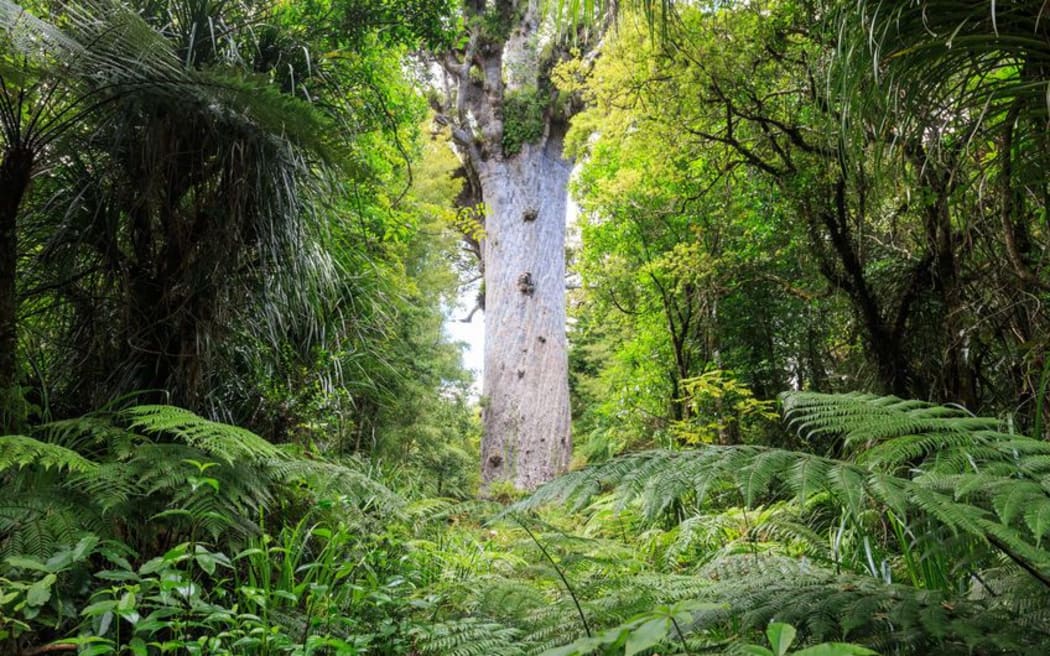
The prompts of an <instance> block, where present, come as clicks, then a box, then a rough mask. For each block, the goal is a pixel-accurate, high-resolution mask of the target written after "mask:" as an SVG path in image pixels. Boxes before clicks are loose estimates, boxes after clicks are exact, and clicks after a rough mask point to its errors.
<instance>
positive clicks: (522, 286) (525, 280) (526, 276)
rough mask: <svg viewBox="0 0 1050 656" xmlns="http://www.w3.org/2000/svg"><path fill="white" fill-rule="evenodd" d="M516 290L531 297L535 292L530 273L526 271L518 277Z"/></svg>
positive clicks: (534, 284)
mask: <svg viewBox="0 0 1050 656" xmlns="http://www.w3.org/2000/svg"><path fill="white" fill-rule="evenodd" d="M518 290H519V291H520V292H521V293H522V294H525V295H526V296H532V295H533V293H535V291H536V283H535V282H534V281H533V280H532V273H531V272H529V271H526V272H525V273H523V274H521V275H520V276H518Z"/></svg>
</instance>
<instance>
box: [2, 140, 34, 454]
mask: <svg viewBox="0 0 1050 656" xmlns="http://www.w3.org/2000/svg"><path fill="white" fill-rule="evenodd" d="M32 170H33V151H32V150H30V149H28V148H24V147H15V148H11V149H9V150H8V151H7V152H5V153H4V158H3V161H2V162H0V434H3V433H9V432H12V431H13V430H14V428H15V426H14V421H15V415H17V413H12V412H10V410H11V408H7V407H5V405H6V404H7V403H10V402H12V401H13V398H12V397H11V395H12V394H13V393H14V388H15V385H16V383H17V382H18V359H17V355H16V351H17V348H18V297H17V291H16V286H15V283H16V282H17V272H18V271H17V265H18V231H17V227H18V207H19V205H20V204H21V202H22V196H24V195H25V191H26V189H27V188H28V187H29V179H30V174H31V172H32Z"/></svg>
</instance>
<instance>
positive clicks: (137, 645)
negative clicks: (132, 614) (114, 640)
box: [128, 638, 149, 656]
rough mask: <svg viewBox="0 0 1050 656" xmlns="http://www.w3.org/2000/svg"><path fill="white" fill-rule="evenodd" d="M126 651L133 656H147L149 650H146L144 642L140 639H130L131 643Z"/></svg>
mask: <svg viewBox="0 0 1050 656" xmlns="http://www.w3.org/2000/svg"><path fill="white" fill-rule="evenodd" d="M128 649H130V650H131V653H132V654H134V656H147V654H149V649H147V648H146V642H145V641H144V640H143V639H142V638H132V639H131V642H129V643H128Z"/></svg>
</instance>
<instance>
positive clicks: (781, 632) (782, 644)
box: [766, 622, 795, 656]
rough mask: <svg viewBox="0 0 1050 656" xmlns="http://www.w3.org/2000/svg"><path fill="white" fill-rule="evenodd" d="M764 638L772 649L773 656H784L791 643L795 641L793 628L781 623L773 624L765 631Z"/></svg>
mask: <svg viewBox="0 0 1050 656" xmlns="http://www.w3.org/2000/svg"><path fill="white" fill-rule="evenodd" d="M766 637H768V638H769V645H770V646H771V647H772V648H773V654H774V655H775V656H784V654H786V653H787V650H788V648H789V647H791V643H792V642H794V641H795V627H793V626H791V625H790V624H784V623H783V622H774V623H772V624H770V625H769V628H768V629H766Z"/></svg>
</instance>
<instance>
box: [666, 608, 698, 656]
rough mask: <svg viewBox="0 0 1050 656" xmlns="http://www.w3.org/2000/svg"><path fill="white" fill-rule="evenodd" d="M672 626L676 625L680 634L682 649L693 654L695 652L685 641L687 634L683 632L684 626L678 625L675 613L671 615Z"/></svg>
mask: <svg viewBox="0 0 1050 656" xmlns="http://www.w3.org/2000/svg"><path fill="white" fill-rule="evenodd" d="M671 626H673V627H674V631H675V633H677V634H678V640H679V641H680V642H681V643H682V650H683V651H685V653H686V654H687V655H688V656H692V654H693V652H692V651H691V650H690V649H689V645H688V644H687V643H686V641H685V634H684V633H682V627H680V626H679V625H678V620H676V619H675V618H674V615H672V616H671Z"/></svg>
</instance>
